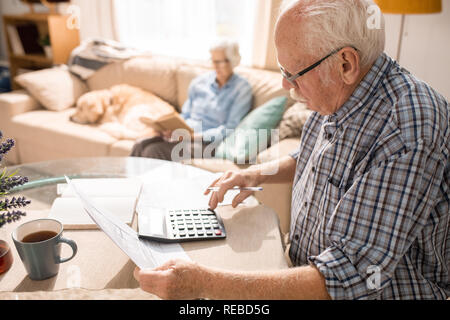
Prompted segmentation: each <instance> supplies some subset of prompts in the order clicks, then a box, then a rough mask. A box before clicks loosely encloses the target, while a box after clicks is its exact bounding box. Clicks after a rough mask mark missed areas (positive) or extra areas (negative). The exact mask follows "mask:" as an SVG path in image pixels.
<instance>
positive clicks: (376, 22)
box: [366, 4, 383, 30]
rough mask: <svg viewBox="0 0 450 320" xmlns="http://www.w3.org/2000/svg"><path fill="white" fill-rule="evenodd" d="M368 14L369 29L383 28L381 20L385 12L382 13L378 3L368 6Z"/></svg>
mask: <svg viewBox="0 0 450 320" xmlns="http://www.w3.org/2000/svg"><path fill="white" fill-rule="evenodd" d="M367 14H368V15H369V17H368V18H367V21H366V23H367V28H369V29H371V30H372V29H377V30H379V29H381V22H382V18H383V14H382V13H381V9H380V7H379V6H377V5H376V4H373V5H370V6H368V7H367Z"/></svg>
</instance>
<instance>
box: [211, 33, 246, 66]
mask: <svg viewBox="0 0 450 320" xmlns="http://www.w3.org/2000/svg"><path fill="white" fill-rule="evenodd" d="M215 50H223V51H224V52H225V56H226V57H227V59H228V60H229V61H230V64H231V67H232V68H234V67H237V66H238V65H239V63H240V62H241V55H240V54H239V44H238V43H237V42H236V41H234V40H230V39H218V40H216V41H214V42H213V43H212V44H211V46H210V47H209V51H215Z"/></svg>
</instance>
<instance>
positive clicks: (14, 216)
mask: <svg viewBox="0 0 450 320" xmlns="http://www.w3.org/2000/svg"><path fill="white" fill-rule="evenodd" d="M2 138H3V133H2V132H1V131H0V161H2V159H3V157H4V156H5V155H6V154H7V153H8V152H9V151H10V150H11V148H12V147H14V140H13V139H6V141H5V142H1V140H2ZM16 173H17V172H13V173H9V172H7V170H6V169H3V170H2V171H0V227H2V226H3V225H5V224H6V223H11V222H15V221H17V220H19V219H20V218H21V217H22V216H25V215H26V213H25V212H24V211H21V210H14V209H17V208H23V207H25V206H27V205H28V204H30V203H31V201H30V200H27V199H26V198H25V197H17V198H16V197H13V198H11V199H8V198H3V197H4V196H5V195H6V194H8V193H9V191H10V190H11V189H13V188H15V187H17V186H20V185H23V184H25V183H27V182H28V178H27V177H22V176H16Z"/></svg>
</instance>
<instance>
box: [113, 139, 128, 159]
mask: <svg viewBox="0 0 450 320" xmlns="http://www.w3.org/2000/svg"><path fill="white" fill-rule="evenodd" d="M133 145H134V141H132V140H119V141H116V142H114V143H113V144H112V145H111V147H110V148H109V153H108V156H111V157H128V156H129V155H130V153H131V149H132V148H133Z"/></svg>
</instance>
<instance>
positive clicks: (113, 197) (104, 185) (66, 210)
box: [49, 178, 142, 229]
mask: <svg viewBox="0 0 450 320" xmlns="http://www.w3.org/2000/svg"><path fill="white" fill-rule="evenodd" d="M74 181H77V185H78V186H79V187H80V188H81V189H82V190H83V191H84V192H85V194H86V195H88V196H89V197H90V198H91V199H92V202H93V203H94V204H95V206H97V207H99V208H104V209H106V210H108V211H110V212H111V213H112V214H114V215H116V216H117V217H118V218H119V219H120V220H121V221H123V222H124V223H126V224H128V225H130V226H131V224H132V222H133V217H134V213H135V209H136V203H137V200H138V198H139V195H140V192H141V188H142V182H141V181H140V180H139V179H137V178H104V179H74ZM57 193H58V194H59V195H60V197H58V198H56V199H55V201H53V204H52V207H51V209H50V214H49V218H51V219H56V220H58V221H60V222H61V223H62V224H63V226H64V228H65V229H98V226H97V224H96V223H95V222H94V221H93V220H92V219H91V218H90V217H89V215H88V214H87V213H86V211H85V210H84V207H83V205H82V203H81V202H80V200H79V199H78V198H77V197H76V196H75V194H74V193H73V190H72V189H71V188H68V185H67V184H58V185H57Z"/></svg>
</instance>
